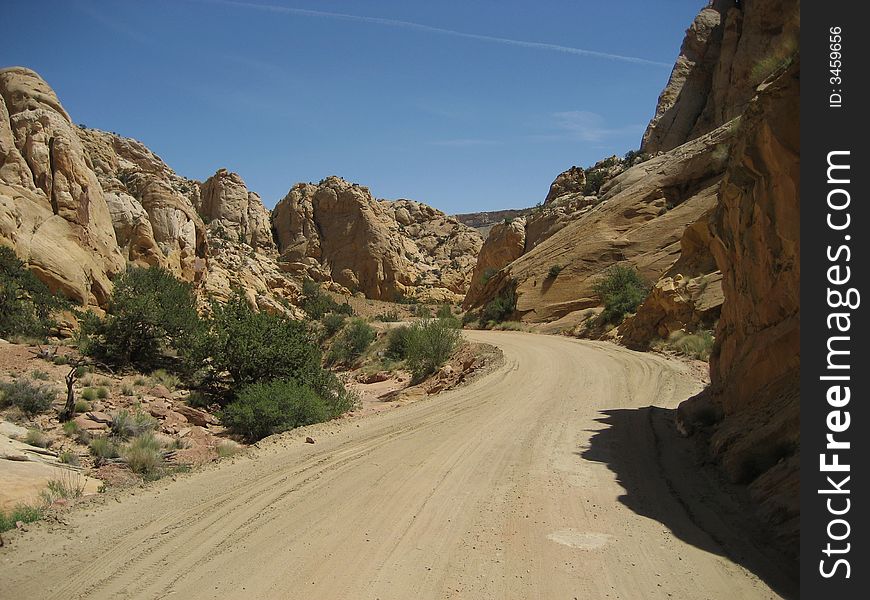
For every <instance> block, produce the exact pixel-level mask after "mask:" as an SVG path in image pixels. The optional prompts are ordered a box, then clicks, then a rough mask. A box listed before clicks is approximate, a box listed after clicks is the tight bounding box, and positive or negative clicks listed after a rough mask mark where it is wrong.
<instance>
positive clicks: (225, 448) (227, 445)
mask: <svg viewBox="0 0 870 600" xmlns="http://www.w3.org/2000/svg"><path fill="white" fill-rule="evenodd" d="M215 449H216V450H217V453H218V456H219V457H221V458H226V457H228V456H232V455H233V454H236V453H237V452H238V451H239V450H240V446H239V445H238V444H237V443H235V442H234V441H232V440H224V441H222V442H221V443H220V444H218V445H217V446H216V447H215Z"/></svg>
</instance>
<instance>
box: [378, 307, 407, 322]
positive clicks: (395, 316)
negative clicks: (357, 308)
mask: <svg viewBox="0 0 870 600" xmlns="http://www.w3.org/2000/svg"><path fill="white" fill-rule="evenodd" d="M401 320H402V315H400V314H399V311H397V310H388V311H385V312H382V313H381V314H379V315H375V321H381V322H383V323H396V322H397V321H401Z"/></svg>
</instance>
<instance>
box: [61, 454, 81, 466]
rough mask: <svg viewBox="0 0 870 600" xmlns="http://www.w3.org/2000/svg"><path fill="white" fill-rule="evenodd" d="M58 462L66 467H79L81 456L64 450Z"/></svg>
mask: <svg viewBox="0 0 870 600" xmlns="http://www.w3.org/2000/svg"><path fill="white" fill-rule="evenodd" d="M57 458H58V460H60V462H62V463H63V464H65V465H72V466H74V467H77V466H78V465H79V463H80V461H79V455H78V454H76V453H75V452H73V451H72V450H64V451H63V452H61V453H60V454H59V455H58V457H57Z"/></svg>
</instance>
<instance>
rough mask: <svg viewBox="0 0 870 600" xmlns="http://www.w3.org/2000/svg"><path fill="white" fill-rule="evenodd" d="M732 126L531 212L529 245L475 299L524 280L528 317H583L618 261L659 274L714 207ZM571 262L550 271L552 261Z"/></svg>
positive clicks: (521, 309)
mask: <svg viewBox="0 0 870 600" xmlns="http://www.w3.org/2000/svg"><path fill="white" fill-rule="evenodd" d="M731 136H732V133H731V128H730V127H727V126H724V127H721V128H719V129H717V130H715V131H712V132H710V133H709V134H707V135H705V136H702V137H701V138H699V139H697V140H694V141H692V142H690V143H687V144H685V145H683V146H681V147H679V148H676V149H674V150H672V151H670V152H667V153H663V154H661V155H659V156H656V157H654V158H651V159H650V160H647V161H645V162H641V163H640V164H637V165H635V166H633V167H630V168H628V169H625V165H624V164H622V163H621V162H619V161H614V160H612V159H611V160H610V163H612V164H610V166H607V167H604V166H602V167H601V168H602V169H606V170H607V171H608V172H612V173H613V174H614V175H613V176H612V179H609V180H606V182H605V183H604V185H603V186H602V187H601V189H600V191H599V192H598V195H596V196H584V195H582V193H573V194H572V193H569V194H566V195H563V196H561V197H560V198H561V200H560V199H557V200H551V202H550V203H549V204H547V205H544V206H543V207H542V208H541V209H540V210H539V211H537V212H533V213H532V214H530V215H529V216H528V217H527V218H526V226H525V230H526V235H525V252H524V254H522V256H520V257H519V258H518V259H516V260H514V261H513V262H511V263H510V264H509V265H507V266H506V267H504V268H502V269H501V270H500V271H499V272H498V273H497V274H495V275H494V276H493V277H491V278H490V279H489V281H487V282H486V284H485V285H484V286H483V289H482V290H481V291H480V292H479V293H478V294H477V296H476V297H475V298H473V302H468V305H469V306H471V307H475V306H481V305H482V304H484V303H486V302H487V301H489V300H490V299H492V298H494V297H495V296H497V295H498V294H500V293H503V291H504V290H506V289H507V288H508V287H509V286H514V285H516V292H517V297H518V299H517V312H518V313H519V314H520V315H522V318H523V320H525V321H530V322H548V321H554V320H558V319H562V318H566V317H569V320H570V319H576V318H579V314H578V313H580V312H581V311H585V309H589V308H592V307H595V306H597V305H598V299H597V298H596V297H595V295H594V292H593V286H594V284H595V282H596V281H597V279H598V278H599V277H600V276H601V275H602V274H603V273H604V271H605V270H606V269H607V268H608V267H610V266H611V265H612V264H614V263H623V264H629V265H632V266H635V267H636V268H637V269H638V270H639V271H640V273H641V276H642V277H644V278H645V279H646V280H648V281H657V280H658V279H659V278H660V277H661V276H662V275H663V274H664V273H665V272H666V271H668V269H669V268H670V267H671V266H672V265H673V263H674V261H675V260H676V259H677V257H678V256H679V252H680V242H681V239H682V237H683V233H684V231H685V230H686V227H687V226H688V225H690V224H692V223H694V222H695V221H697V220H698V219H699V218H700V217H701V215H703V214H704V213H705V212H707V211H708V210H710V209H711V208H712V207H713V205H714V204H715V201H716V190H717V186H718V183H719V180H720V179H721V176H722V173H723V171H724V168H725V161H726V159H727V156H728V147H729V144H730V143H731ZM553 266H560V267H563V268H562V270H561V271H560V272H559V274H558V276H557V277H555V278H552V277H550V276H549V272H550V269H551V267H553Z"/></svg>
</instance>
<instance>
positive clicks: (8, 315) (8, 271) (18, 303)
mask: <svg viewBox="0 0 870 600" xmlns="http://www.w3.org/2000/svg"><path fill="white" fill-rule="evenodd" d="M68 306H69V302H68V301H66V300H64V299H62V298H60V297H59V296H55V295H54V294H52V293H51V291H50V290H49V289H48V287H47V286H46V285H45V284H44V283H43V282H42V281H40V280H39V279H38V278H37V277H36V276H35V275H34V274H33V273H31V272H30V271H29V270H28V269H27V268H26V267H25V266H24V263H23V262H21V260H19V258H18V257H17V256H16V255H15V252H14V251H13V250H12V249H11V248H8V247H6V246H0V337H8V336H10V335H13V334H18V335H28V336H36V337H44V336H45V335H47V334H48V332H49V331H50V330H51V328H52V327H54V325H55V323H54V320H53V319H52V318H51V314H52V312H54V311H56V310H60V309H63V308H67V307H68Z"/></svg>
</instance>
